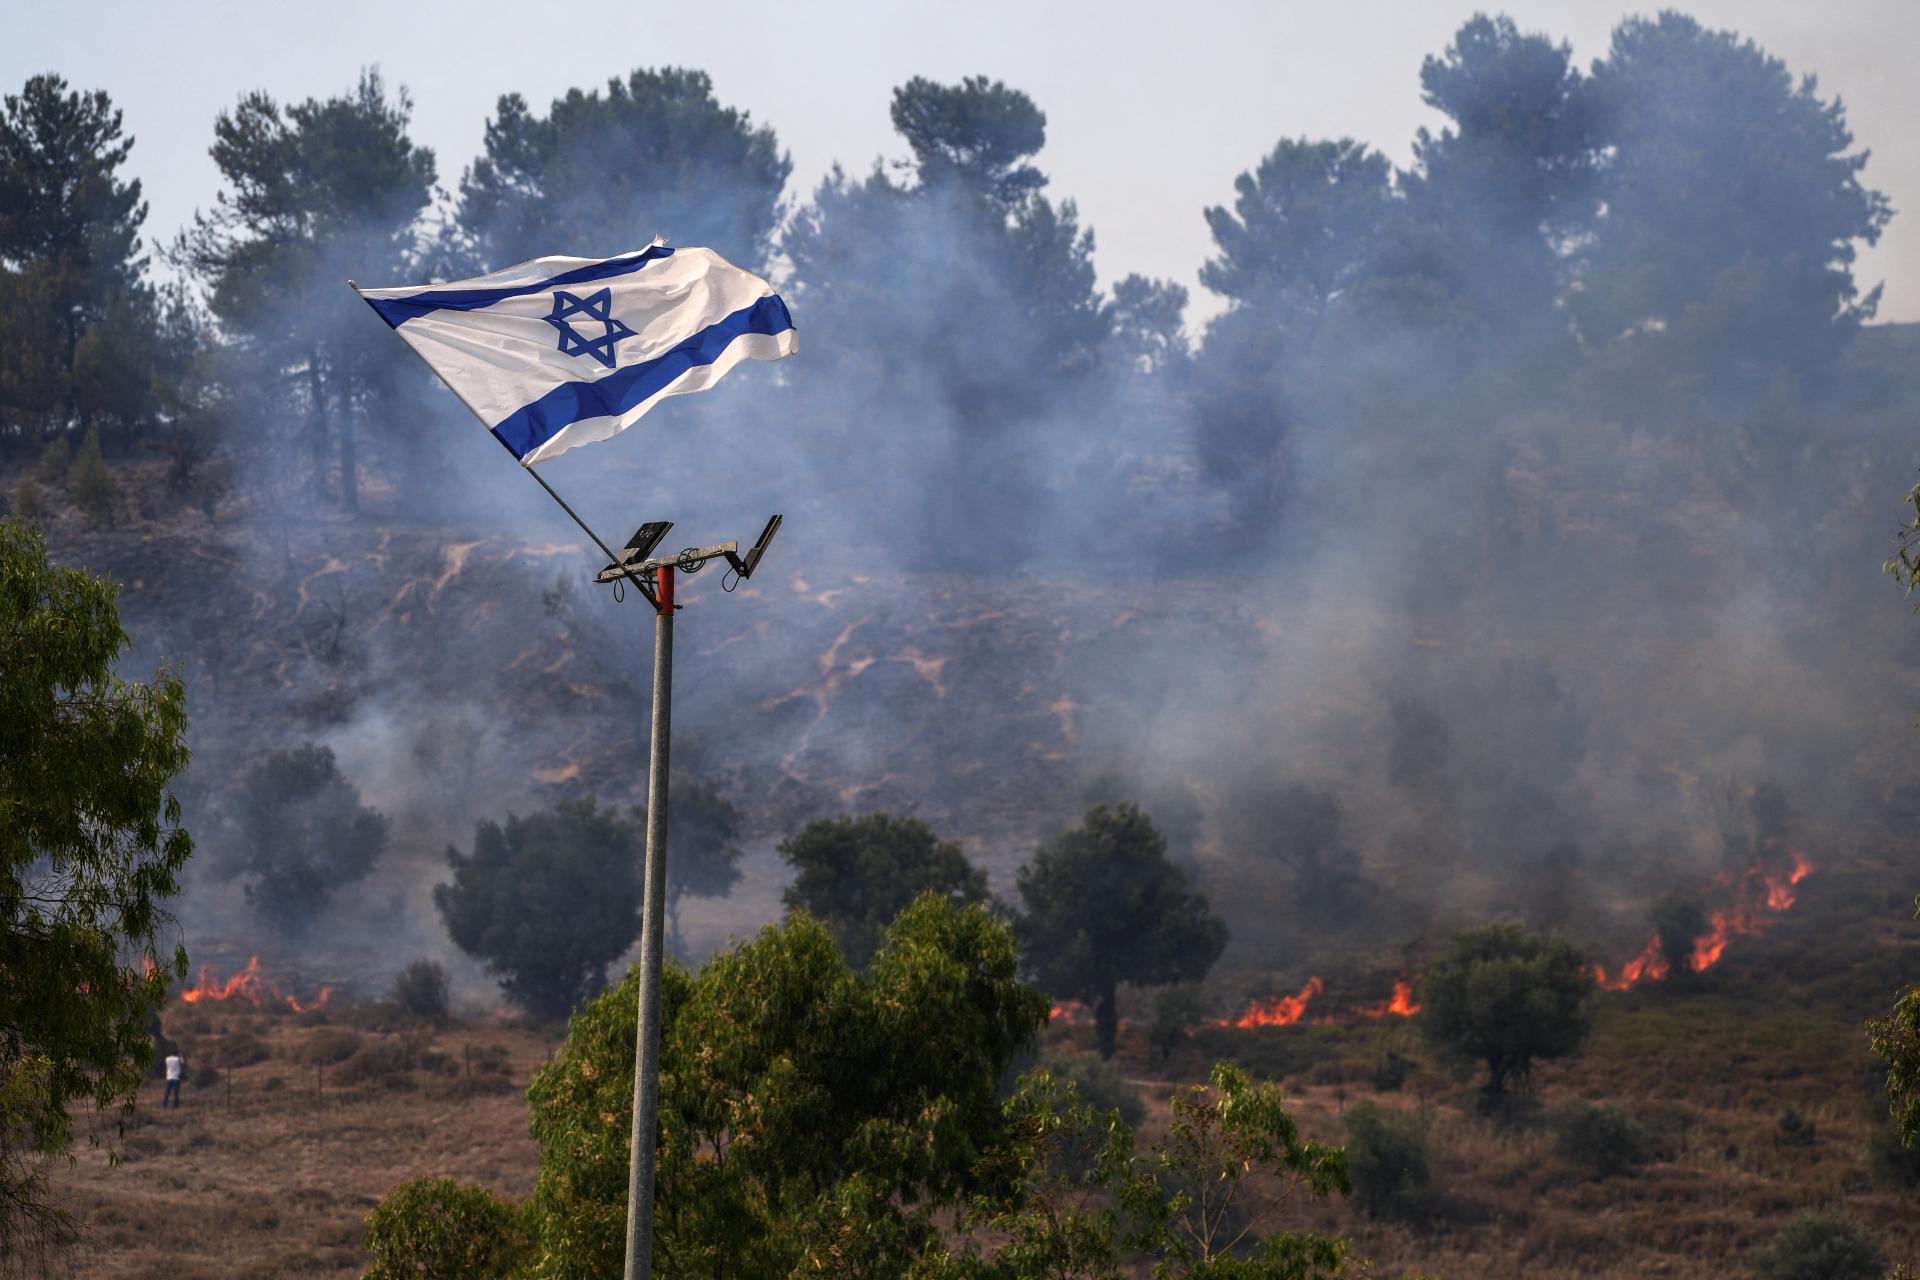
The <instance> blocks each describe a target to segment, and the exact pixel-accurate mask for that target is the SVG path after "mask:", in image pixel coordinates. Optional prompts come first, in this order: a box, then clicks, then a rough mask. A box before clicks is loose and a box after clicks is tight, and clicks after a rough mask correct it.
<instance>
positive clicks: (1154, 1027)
mask: <svg viewBox="0 0 1920 1280" xmlns="http://www.w3.org/2000/svg"><path fill="white" fill-rule="evenodd" d="M1205 1016H1206V1008H1205V1006H1204V1005H1203V1004H1202V1003H1201V1000H1200V992H1199V991H1198V990H1197V989H1196V988H1194V987H1192V986H1187V985H1182V986H1177V987H1168V988H1167V989H1166V990H1164V991H1162V992H1161V993H1160V994H1159V995H1157V996H1155V997H1154V1000H1153V1022H1152V1024H1151V1025H1150V1026H1148V1028H1147V1043H1148V1044H1150V1045H1152V1046H1153V1048H1154V1050H1155V1051H1156V1052H1157V1053H1159V1055H1160V1061H1162V1062H1165V1061H1166V1060H1167V1058H1168V1056H1169V1055H1171V1054H1172V1053H1173V1051H1174V1050H1175V1049H1177V1048H1179V1047H1180V1046H1181V1045H1183V1044H1185V1043H1186V1040H1187V1035H1188V1033H1190V1032H1191V1031H1192V1030H1193V1028H1195V1027H1196V1026H1198V1025H1200V1021H1201V1019H1202V1018H1204V1017H1205Z"/></svg>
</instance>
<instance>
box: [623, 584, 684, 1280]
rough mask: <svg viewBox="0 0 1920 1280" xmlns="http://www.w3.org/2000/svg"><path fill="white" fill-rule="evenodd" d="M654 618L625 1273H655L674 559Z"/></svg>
mask: <svg viewBox="0 0 1920 1280" xmlns="http://www.w3.org/2000/svg"><path fill="white" fill-rule="evenodd" d="M658 573H659V575H660V577H659V583H660V590H659V596H658V599H657V601H656V603H655V605H654V622H653V733H652V739H653V745H652V748H651V751H650V752H649V754H648V759H647V870H646V878H645V881H644V883H643V886H642V892H641V917H640V1008H639V1013H638V1016H637V1018H636V1020H635V1026H634V1033H635V1034H634V1044H633V1141H632V1147H631V1152H630V1155H629V1159H628V1165H627V1261H626V1276H625V1280H652V1276H653V1190H654V1174H655V1163H656V1160H657V1156H658V1151H657V1146H658V1144H657V1143H656V1142H655V1139H654V1130H655V1127H656V1123H657V1119H658V1115H659V1104H660V969H661V959H662V957H661V951H662V935H663V933H664V930H665V924H666V898H667V774H668V768H667V764H668V753H669V749H670V746H671V741H672V728H673V566H672V565H661V566H660V567H659V570H658Z"/></svg>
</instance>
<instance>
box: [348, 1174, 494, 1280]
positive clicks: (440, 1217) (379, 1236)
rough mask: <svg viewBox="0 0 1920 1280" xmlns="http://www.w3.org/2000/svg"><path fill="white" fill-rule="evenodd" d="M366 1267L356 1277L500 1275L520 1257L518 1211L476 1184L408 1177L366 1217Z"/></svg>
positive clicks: (421, 1279)
mask: <svg viewBox="0 0 1920 1280" xmlns="http://www.w3.org/2000/svg"><path fill="white" fill-rule="evenodd" d="M365 1243H366V1250H367V1252H368V1253H370V1254H372V1255H373V1265H372V1266H370V1267H369V1268H367V1270H366V1272H365V1274H364V1276H363V1278H362V1280H469V1277H490V1276H504V1275H506V1274H507V1273H508V1272H510V1271H513V1270H515V1269H516V1268H517V1267H518V1266H519V1264H520V1262H521V1260H522V1258H523V1257H524V1256H525V1254H526V1252H527V1235H526V1231H525V1229H524V1227H523V1226H522V1223H521V1216H520V1212H519V1210H517V1209H515V1208H514V1206H513V1205H511V1204H509V1203H508V1202H507V1201H505V1200H502V1199H501V1198H500V1197H498V1196H496V1195H494V1194H493V1193H492V1192H490V1191H488V1190H486V1189H485V1188H483V1187H463V1186H461V1185H460V1184H459V1183H457V1182H455V1181H454V1180H453V1179H451V1178H416V1179H414V1180H413V1181H412V1182H403V1183H401V1184H400V1185H399V1186H397V1187H395V1188H394V1189H393V1190H392V1191H390V1192H388V1193H387V1197H386V1199H384V1200H382V1201H381V1202H380V1203H379V1204H378V1205H376V1206H375V1207H374V1210H373V1212H372V1213H370V1214H368V1215H367V1235H366V1242H365Z"/></svg>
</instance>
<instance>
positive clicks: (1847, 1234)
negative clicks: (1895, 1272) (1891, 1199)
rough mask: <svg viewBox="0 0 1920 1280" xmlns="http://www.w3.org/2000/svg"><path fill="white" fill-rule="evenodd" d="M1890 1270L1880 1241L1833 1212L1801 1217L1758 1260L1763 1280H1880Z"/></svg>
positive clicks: (1770, 1244) (1768, 1246)
mask: <svg viewBox="0 0 1920 1280" xmlns="http://www.w3.org/2000/svg"><path fill="white" fill-rule="evenodd" d="M1886 1269H1887V1256H1886V1254H1885V1253H1884V1252H1883V1251H1882V1250H1881V1248H1880V1243H1879V1241H1877V1240H1875V1239H1874V1238H1873V1237H1872V1236H1870V1235H1868V1234H1867V1233H1866V1231H1864V1230H1863V1229H1861V1228H1860V1227H1857V1226H1855V1225H1854V1224H1853V1223H1851V1222H1849V1221H1847V1220H1846V1219H1845V1218H1842V1217H1840V1216H1839V1215H1837V1214H1830V1213H1804V1214H1801V1215H1800V1216H1799V1217H1798V1218H1795V1219H1794V1220H1793V1221H1792V1222H1790V1223H1788V1224H1787V1225H1786V1226H1785V1227H1783V1228H1782V1229H1781V1231H1780V1233H1779V1234H1778V1235H1776V1236H1775V1237H1774V1238H1773V1240H1772V1241H1771V1242H1770V1243H1769V1244H1768V1245H1767V1247H1766V1248H1765V1249H1762V1250H1761V1251H1760V1252H1759V1253H1758V1254H1757V1255H1756V1256H1755V1259H1754V1274H1755V1275H1756V1276H1758V1277H1760V1280H1880V1277H1881V1276H1882V1275H1884V1274H1885V1273H1886Z"/></svg>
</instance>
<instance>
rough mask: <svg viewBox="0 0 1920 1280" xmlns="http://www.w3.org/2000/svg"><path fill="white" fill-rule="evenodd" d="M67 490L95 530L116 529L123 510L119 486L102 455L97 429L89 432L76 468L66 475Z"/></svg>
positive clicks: (76, 460)
mask: <svg viewBox="0 0 1920 1280" xmlns="http://www.w3.org/2000/svg"><path fill="white" fill-rule="evenodd" d="M67 489H68V491H69V492H71V493H72V495H73V504H74V505H75V506H77V507H79V508H80V513H81V514H82V515H84V516H85V517H86V518H87V523H88V524H89V525H91V526H93V527H95V528H98V527H100V526H101V525H105V526H106V527H107V528H109V529H111V528H112V527H113V526H114V522H115V517H116V516H117V515H118V513H119V510H120V486H119V485H117V484H115V483H114V480H113V473H112V472H111V471H108V470H107V463H106V459H104V458H102V457H101V456H100V433H99V432H98V431H97V430H89V431H88V432H87V438H86V440H85V441H84V442H83V443H82V444H81V446H80V453H79V455H78V456H77V457H75V458H74V460H73V469H72V470H71V471H69V472H68V473H67Z"/></svg>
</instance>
